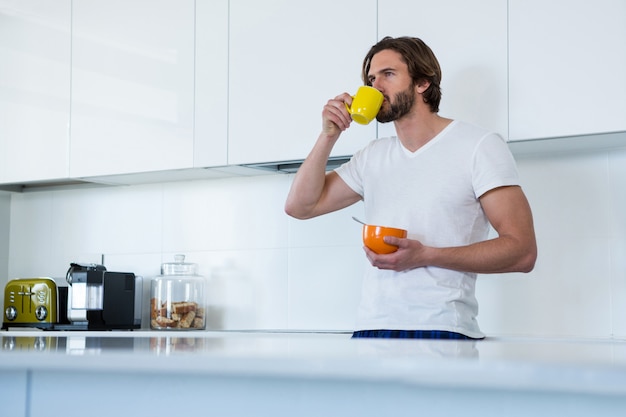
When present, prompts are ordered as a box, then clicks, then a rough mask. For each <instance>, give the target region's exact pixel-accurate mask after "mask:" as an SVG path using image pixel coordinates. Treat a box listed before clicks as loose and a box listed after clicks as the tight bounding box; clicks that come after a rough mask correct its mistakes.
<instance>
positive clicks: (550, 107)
mask: <svg viewBox="0 0 626 417" xmlns="http://www.w3.org/2000/svg"><path fill="white" fill-rule="evenodd" d="M509 16H510V19H509V25H510V27H509V42H510V46H509V48H510V49H509V59H510V62H509V67H510V76H509V79H510V89H509V94H510V137H511V139H512V140H520V139H536V138H549V137H561V136H571V135H584V134H593V133H604V132H616V131H626V76H625V74H626V2H625V1H624V0H597V1H593V2H586V1H571V0H553V1H543V0H510V1H509Z"/></svg>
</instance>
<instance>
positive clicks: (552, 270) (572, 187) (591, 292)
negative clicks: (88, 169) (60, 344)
mask: <svg viewBox="0 0 626 417" xmlns="http://www.w3.org/2000/svg"><path fill="white" fill-rule="evenodd" d="M517 159H518V166H519V170H520V174H521V177H522V182H523V186H524V189H525V191H526V193H527V195H528V198H529V200H530V202H531V206H532V208H533V212H534V216H535V224H536V229H537V237H538V244H539V259H538V262H537V265H536V268H535V270H534V271H533V272H532V273H530V274H526V275H524V274H508V275H491V276H481V277H479V283H478V286H477V287H478V289H477V294H478V298H479V301H480V303H481V310H480V316H479V322H480V323H481V326H482V329H483V331H485V332H486V333H487V334H490V335H538V336H548V335H556V336H583V337H605V338H608V337H626V320H623V318H624V317H626V193H624V190H626V163H625V162H626V149H619V150H612V151H595V152H587V153H584V154H583V153H572V154H551V155H535V156H524V157H519V158H517ZM291 180H292V176H291V175H275V176H259V177H250V178H248V177H247V178H229V179H221V180H203V181H188V182H172V183H163V184H151V185H140V186H125V187H106V188H90V189H79V190H64V191H42V192H32V193H24V194H13V195H12V198H11V213H10V221H11V232H10V242H11V245H10V248H9V267H8V269H9V277H10V278H15V277H32V276H53V277H62V276H64V274H65V271H66V269H67V267H68V264H69V263H70V262H72V261H80V262H99V261H100V256H101V254H104V255H105V264H106V266H107V268H108V269H109V270H110V271H132V272H135V273H136V274H138V275H142V276H144V277H146V278H149V277H152V276H154V275H157V274H158V273H159V268H160V264H161V262H168V261H171V260H173V254H175V253H184V254H186V255H187V260H188V261H190V262H196V263H198V264H199V266H200V272H201V273H202V274H203V275H206V276H209V277H210V278H211V279H210V284H209V288H210V290H211V293H212V294H213V296H214V299H213V303H214V304H215V305H217V306H218V307H219V308H220V309H221V311H222V312H223V313H224V316H216V317H214V318H213V320H209V322H210V323H212V327H214V328H219V327H225V328H229V329H235V328H251V329H286V328H288V329H334V330H344V329H346V330H347V329H352V324H353V321H354V314H355V310H356V307H357V304H358V297H359V291H360V278H361V274H362V271H363V265H364V262H365V259H364V256H363V253H362V249H361V242H360V227H359V225H358V224H356V223H355V222H353V221H352V220H351V218H350V217H351V216H352V215H356V216H362V215H363V213H362V207H361V205H360V204H357V205H355V206H353V207H351V208H349V209H347V210H344V211H341V212H338V213H333V214H330V215H327V216H324V217H321V218H318V219H313V220H308V221H298V220H294V219H291V218H289V217H287V216H286V215H285V214H284V212H283V203H284V200H285V196H286V194H287V191H288V188H289V185H290V183H291ZM225 283H226V285H225ZM2 284H3V285H4V283H2Z"/></svg>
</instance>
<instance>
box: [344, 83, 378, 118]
mask: <svg viewBox="0 0 626 417" xmlns="http://www.w3.org/2000/svg"><path fill="white" fill-rule="evenodd" d="M383 99H384V97H383V93H381V92H380V91H378V90H377V89H375V88H374V87H370V86H368V85H363V86H361V87H359V90H358V91H357V92H356V95H354V96H352V105H351V106H348V105H347V104H346V110H348V113H350V116H351V117H352V120H354V121H355V122H357V123H359V124H362V125H366V124H368V123H369V122H371V121H372V120H374V119H375V118H376V115H377V114H378V110H380V106H381V105H382V104H383Z"/></svg>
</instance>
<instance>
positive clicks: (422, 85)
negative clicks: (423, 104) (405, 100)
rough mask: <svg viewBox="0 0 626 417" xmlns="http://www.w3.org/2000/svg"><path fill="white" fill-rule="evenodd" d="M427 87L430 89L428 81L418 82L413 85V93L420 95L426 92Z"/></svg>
mask: <svg viewBox="0 0 626 417" xmlns="http://www.w3.org/2000/svg"><path fill="white" fill-rule="evenodd" d="M428 87H430V81H427V80H422V81H419V82H418V83H417V84H416V85H415V92H416V93H418V94H422V93H423V92H424V91H426V90H428Z"/></svg>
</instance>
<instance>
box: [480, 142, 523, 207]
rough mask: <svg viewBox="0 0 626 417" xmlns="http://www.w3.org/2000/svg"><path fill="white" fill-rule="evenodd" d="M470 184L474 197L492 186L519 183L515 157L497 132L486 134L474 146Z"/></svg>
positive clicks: (491, 188) (492, 187)
mask: <svg viewBox="0 0 626 417" xmlns="http://www.w3.org/2000/svg"><path fill="white" fill-rule="evenodd" d="M473 163H474V165H473V170H472V184H473V187H474V193H475V195H476V198H479V197H480V196H482V195H483V194H485V193H486V192H487V191H490V190H493V189H494V188H498V187H504V186H510V185H520V182H519V175H518V172H517V166H516V164H515V159H514V158H513V155H512V154H511V151H510V150H509V147H508V146H507V144H506V142H505V141H504V139H502V137H500V136H499V135H497V134H494V133H491V134H488V135H486V136H485V137H484V138H483V139H482V140H481V141H480V143H479V144H478V146H477V147H476V151H475V154H474V159H473Z"/></svg>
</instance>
